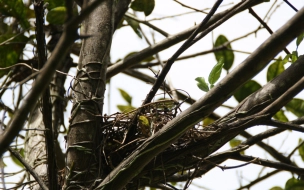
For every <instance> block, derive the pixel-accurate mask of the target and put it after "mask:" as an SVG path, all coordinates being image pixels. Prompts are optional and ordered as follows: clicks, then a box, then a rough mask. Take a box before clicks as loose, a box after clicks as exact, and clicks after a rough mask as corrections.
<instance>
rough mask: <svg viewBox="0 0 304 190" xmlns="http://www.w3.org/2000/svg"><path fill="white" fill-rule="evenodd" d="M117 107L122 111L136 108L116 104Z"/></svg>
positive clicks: (126, 111) (125, 111)
mask: <svg viewBox="0 0 304 190" xmlns="http://www.w3.org/2000/svg"><path fill="white" fill-rule="evenodd" d="M117 108H118V110H119V111H121V112H122V113H128V112H130V111H132V110H135V109H136V108H135V107H133V106H130V105H117Z"/></svg>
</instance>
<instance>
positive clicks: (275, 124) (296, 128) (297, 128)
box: [261, 120, 304, 132]
mask: <svg viewBox="0 0 304 190" xmlns="http://www.w3.org/2000/svg"><path fill="white" fill-rule="evenodd" d="M261 124H262V125H263V124H264V125H270V126H273V127H278V128H281V129H289V130H293V131H299V132H304V127H302V126H300V125H296V124H290V123H284V122H281V121H277V120H268V121H265V122H263V123H261Z"/></svg>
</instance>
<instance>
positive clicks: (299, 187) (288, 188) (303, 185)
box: [284, 178, 304, 190]
mask: <svg viewBox="0 0 304 190" xmlns="http://www.w3.org/2000/svg"><path fill="white" fill-rule="evenodd" d="M303 189H304V181H300V180H297V179H296V178H290V179H289V180H288V181H287V182H286V184H285V189H284V190H303Z"/></svg>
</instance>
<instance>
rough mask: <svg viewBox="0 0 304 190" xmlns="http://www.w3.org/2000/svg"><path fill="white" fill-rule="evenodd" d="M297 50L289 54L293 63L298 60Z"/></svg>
mask: <svg viewBox="0 0 304 190" xmlns="http://www.w3.org/2000/svg"><path fill="white" fill-rule="evenodd" d="M298 57H299V56H298V52H297V51H293V52H292V55H291V62H292V63H294V62H296V61H297V60H298Z"/></svg>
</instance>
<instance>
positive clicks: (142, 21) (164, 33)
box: [125, 13, 169, 37]
mask: <svg viewBox="0 0 304 190" xmlns="http://www.w3.org/2000/svg"><path fill="white" fill-rule="evenodd" d="M125 17H127V18H129V19H132V20H135V21H137V22H139V23H142V24H144V25H146V26H148V27H150V28H152V29H153V30H155V31H157V32H158V33H160V34H161V35H163V36H165V37H168V36H169V34H168V33H167V32H165V31H163V30H162V29H160V28H158V27H156V26H154V25H153V24H151V23H149V22H148V21H144V20H140V19H138V18H136V17H134V16H133V15H131V14H129V13H126V14H125Z"/></svg>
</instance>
